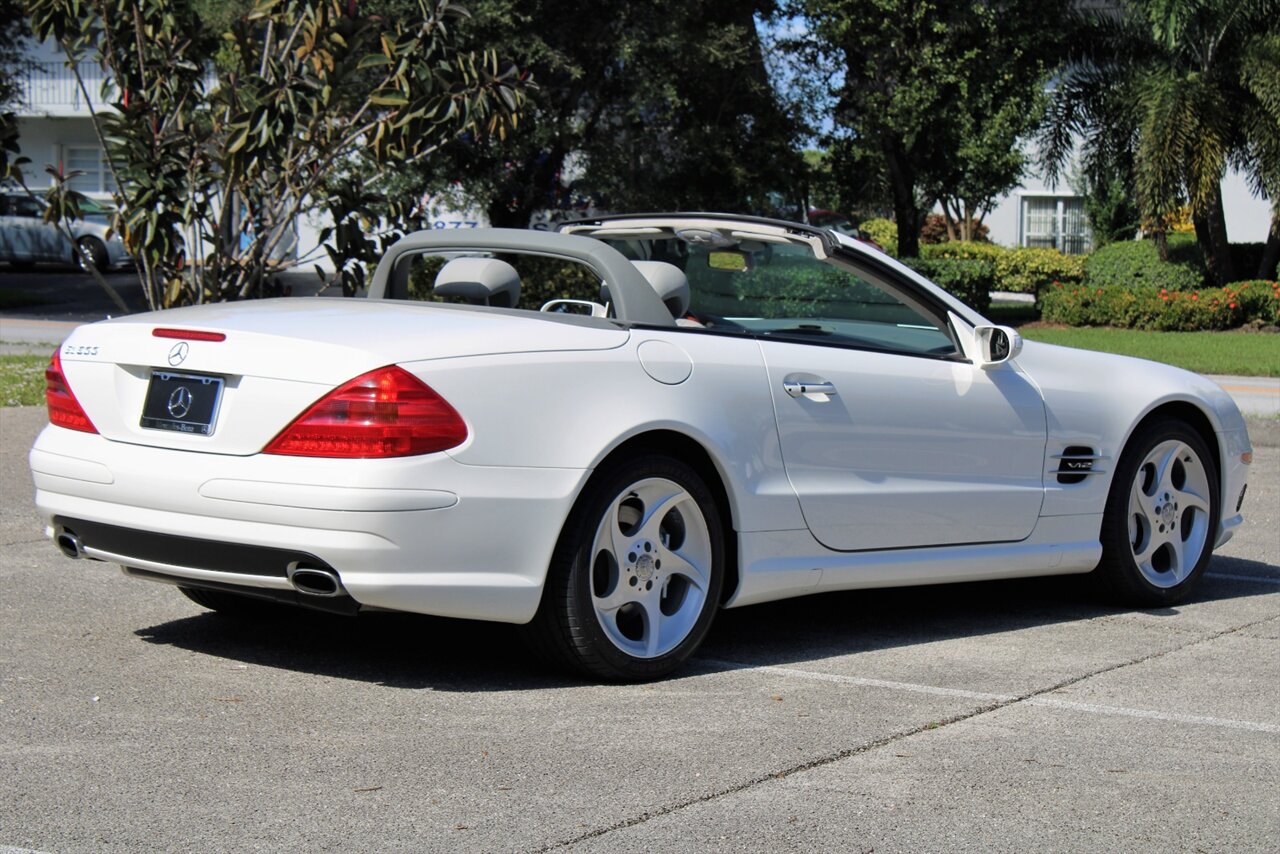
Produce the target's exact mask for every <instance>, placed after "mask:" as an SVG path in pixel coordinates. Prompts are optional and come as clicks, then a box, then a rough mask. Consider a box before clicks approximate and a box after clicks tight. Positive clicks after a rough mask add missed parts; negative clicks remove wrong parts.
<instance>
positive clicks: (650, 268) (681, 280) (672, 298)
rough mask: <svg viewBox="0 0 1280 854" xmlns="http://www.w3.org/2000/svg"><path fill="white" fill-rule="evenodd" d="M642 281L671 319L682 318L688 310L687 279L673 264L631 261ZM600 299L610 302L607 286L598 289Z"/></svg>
mask: <svg viewBox="0 0 1280 854" xmlns="http://www.w3.org/2000/svg"><path fill="white" fill-rule="evenodd" d="M631 263H632V264H633V265H634V266H635V268H636V270H637V271H639V273H640V275H641V276H644V280H645V281H646V282H648V283H649V287H651V288H653V290H654V292H655V293H657V294H658V299H660V300H662V302H663V304H664V305H665V306H666V307H667V311H669V312H671V316H672V317H677V318H678V317H684V313H685V312H686V311H688V310H689V277H688V276H686V275H685V274H684V272H683V271H682V270H681V269H680V268H679V267H677V266H676V265H675V264H668V263H667V262H666V261H632V262H631ZM600 299H601V300H603V301H604V302H610V298H609V285H608V284H604V285H601V287H600Z"/></svg>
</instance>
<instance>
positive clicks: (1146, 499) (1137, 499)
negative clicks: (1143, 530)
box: [1129, 474, 1156, 524]
mask: <svg viewBox="0 0 1280 854" xmlns="http://www.w3.org/2000/svg"><path fill="white" fill-rule="evenodd" d="M1129 508H1130V512H1138V513H1141V514H1142V517H1143V518H1144V519H1146V520H1147V523H1148V524H1150V523H1151V522H1152V521H1153V520H1154V519H1155V516H1156V507H1155V502H1153V501H1152V500H1151V496H1149V495H1147V494H1146V493H1145V492H1143V491H1142V475H1141V474H1139V475H1138V478H1137V479H1136V480H1134V482H1133V490H1132V492H1131V494H1130V496H1129Z"/></svg>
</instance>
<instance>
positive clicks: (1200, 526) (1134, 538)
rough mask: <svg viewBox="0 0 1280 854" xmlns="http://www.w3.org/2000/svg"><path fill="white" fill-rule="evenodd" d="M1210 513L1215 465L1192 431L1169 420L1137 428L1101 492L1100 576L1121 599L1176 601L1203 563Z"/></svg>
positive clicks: (1214, 523)
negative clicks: (1104, 498) (1105, 490)
mask: <svg viewBox="0 0 1280 854" xmlns="http://www.w3.org/2000/svg"><path fill="white" fill-rule="evenodd" d="M1218 514H1219V501H1218V469H1217V466H1216V465H1215V463H1214V458H1213V455H1212V453H1211V452H1210V451H1209V448H1208V447H1207V446H1206V445H1205V443H1204V440H1203V439H1201V438H1200V435H1199V434H1198V433H1197V432H1196V431H1195V430H1194V429H1192V428H1191V426H1190V425H1188V424H1187V423H1186V422H1184V421H1180V420H1176V419H1171V420H1165V421H1159V422H1155V423H1152V424H1150V425H1148V426H1146V427H1144V428H1142V429H1141V430H1140V431H1139V432H1138V433H1137V434H1135V435H1134V437H1133V439H1131V440H1130V442H1129V447H1128V448H1127V449H1126V450H1125V453H1124V454H1123V456H1122V457H1121V458H1120V465H1119V466H1118V467H1117V469H1116V473H1115V479H1114V480H1113V481H1112V484H1111V493H1110V495H1109V496H1108V498H1107V509H1106V512H1105V514H1104V516H1103V522H1102V563H1101V564H1100V565H1099V568H1098V572H1099V573H1100V575H1101V580H1102V581H1104V582H1105V583H1106V585H1107V586H1108V587H1109V588H1110V589H1111V591H1112V592H1113V593H1115V594H1116V595H1118V596H1119V597H1120V598H1121V599H1122V600H1124V601H1125V602H1127V603H1129V604H1133V605H1138V606H1141V607H1160V606H1164V605H1173V604H1176V603H1178V602H1181V601H1182V600H1183V599H1185V598H1186V597H1187V596H1188V595H1189V594H1190V592H1191V589H1192V587H1194V586H1195V584H1196V582H1197V581H1199V579H1200V576H1201V575H1203V574H1204V571H1205V568H1206V567H1207V566H1208V565H1209V559H1210V557H1211V556H1212V553H1213V538H1214V535H1215V531H1216V530H1217V527H1218Z"/></svg>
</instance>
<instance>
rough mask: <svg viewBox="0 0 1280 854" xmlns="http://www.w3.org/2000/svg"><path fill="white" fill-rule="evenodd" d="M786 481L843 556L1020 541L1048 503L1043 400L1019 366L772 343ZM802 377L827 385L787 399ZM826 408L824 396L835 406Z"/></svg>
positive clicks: (769, 354)
mask: <svg viewBox="0 0 1280 854" xmlns="http://www.w3.org/2000/svg"><path fill="white" fill-rule="evenodd" d="M762 347H763V349H764V353H765V359H766V361H767V362H768V373H769V380H770V383H769V385H770V389H771V390H772V392H773V403H774V408H775V411H776V413H777V418H778V429H779V434H780V437H781V441H782V453H783V458H784V459H785V460H786V469H787V474H788V476H789V477H790V478H791V482H792V485H793V486H794V487H795V489H796V492H797V493H798V494H799V495H800V503H801V506H802V507H803V509H804V516H805V520H806V521H807V522H808V525H809V527H810V528H811V529H812V530H813V532H814V534H815V535H816V536H817V538H818V539H819V540H820V541H821V542H822V544H823V545H824V546H826V547H828V548H831V549H834V550H836V551H867V550H872V549H888V548H902V547H905V546H916V547H920V546H935V545H952V544H959V543H975V542H1001V541H1012V540H1021V539H1023V538H1025V537H1026V536H1027V535H1028V534H1030V533H1031V530H1032V528H1034V527H1035V524H1036V518H1037V517H1038V515H1039V511H1040V504H1041V501H1042V499H1043V496H1044V479H1043V471H1042V469H1043V460H1044V449H1045V414H1044V401H1043V400H1042V399H1041V398H1040V395H1039V393H1038V392H1037V391H1036V390H1035V388H1034V387H1033V386H1031V385H1030V384H1029V383H1028V382H1027V381H1026V379H1024V378H1023V377H1022V376H1021V375H1020V374H1019V373H1017V372H1016V371H1014V370H1012V369H1011V368H1010V367H1009V366H1007V365H1005V366H1000V367H998V368H997V369H995V370H990V371H984V370H982V369H981V368H978V367H976V366H975V365H971V364H962V363H957V362H943V361H938V360H935V359H921V358H914V357H911V356H903V355H898V354H893V353H876V352H868V351H863V350H848V349H844V348H838V347H811V346H806V345H804V344H796V343H785V342H775V341H769V342H765V343H763V344H762ZM793 377H800V378H804V377H810V378H817V379H821V380H826V381H830V382H831V383H833V384H834V385H835V387H836V389H837V393H836V394H834V395H832V396H830V397H829V398H827V399H811V398H810V397H809V396H800V397H795V398H793V397H790V396H789V395H787V394H786V393H785V392H784V391H783V390H782V387H783V383H784V382H785V381H786V380H787V379H789V378H793ZM822 397H826V396H825V395H824V396H822Z"/></svg>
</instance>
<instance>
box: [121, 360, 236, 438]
mask: <svg viewBox="0 0 1280 854" xmlns="http://www.w3.org/2000/svg"><path fill="white" fill-rule="evenodd" d="M221 399H222V377H206V376H200V375H199V374H175V373H170V372H168V371H154V372H153V373H152V374H151V384H150V385H149V386H147V398H146V400H145V401H144V402H143V404H142V421H141V424H142V426H143V427H149V428H151V429H152V430H175V431H177V432H179V433H196V434H199V435H202V436H208V435H211V434H212V433H213V424H214V421H215V420H217V417H218V402H219V401H220V400H221Z"/></svg>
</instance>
